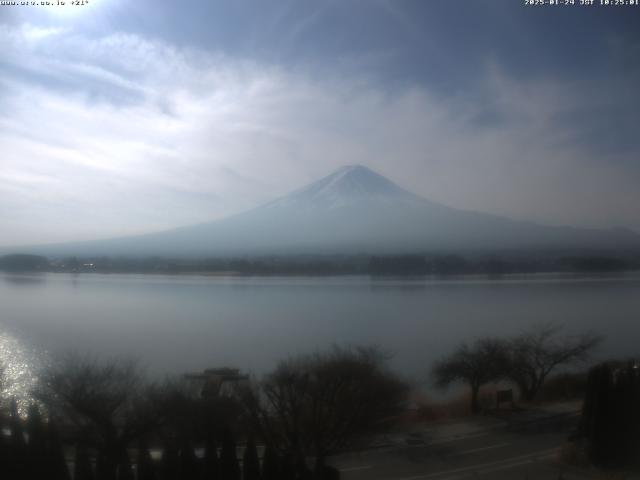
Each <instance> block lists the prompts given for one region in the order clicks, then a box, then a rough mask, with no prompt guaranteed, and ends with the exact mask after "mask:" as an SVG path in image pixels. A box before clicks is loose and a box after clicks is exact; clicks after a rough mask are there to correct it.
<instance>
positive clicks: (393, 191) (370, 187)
mask: <svg viewBox="0 0 640 480" xmlns="http://www.w3.org/2000/svg"><path fill="white" fill-rule="evenodd" d="M417 198H418V197H417V196H416V195H414V194H412V193H409V192H407V191H406V190H404V189H402V188H400V187H399V186H398V185H396V184H395V183H393V182H392V181H391V180H389V179H387V178H385V177H383V176H382V175H380V174H378V173H376V172H374V171H373V170H371V169H369V168H367V167H365V166H363V165H347V166H344V167H342V168H339V169H338V170H336V171H335V172H333V173H331V174H330V175H327V176H326V177H324V178H321V179H320V180H317V181H315V182H313V183H311V184H309V185H307V186H305V187H303V188H301V189H299V190H296V191H294V192H293V193H290V194H289V195H287V196H285V197H281V198H279V199H277V200H274V201H273V202H271V203H269V204H267V205H265V207H266V208H278V207H284V206H291V207H293V206H296V207H299V208H315V209H332V208H339V207H344V206H347V205H349V204H353V203H367V202H376V203H379V202H387V203H388V202H392V201H399V200H405V201H407V200H409V201H415V200H416V199H417Z"/></svg>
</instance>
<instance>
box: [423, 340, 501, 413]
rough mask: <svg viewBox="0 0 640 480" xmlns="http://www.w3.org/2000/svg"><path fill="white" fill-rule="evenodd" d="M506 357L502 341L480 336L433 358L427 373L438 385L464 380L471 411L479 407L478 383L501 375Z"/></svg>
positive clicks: (479, 384)
mask: <svg viewBox="0 0 640 480" xmlns="http://www.w3.org/2000/svg"><path fill="white" fill-rule="evenodd" d="M507 360H508V348H507V345H506V343H505V342H504V341H502V340H500V339H496V338H483V339H479V340H476V342H475V343H473V344H472V345H468V344H466V343H463V344H462V345H460V347H458V349H457V350H456V351H455V352H454V353H452V354H451V355H449V356H448V357H445V358H443V359H441V360H440V361H438V362H436V364H435V365H434V367H433V369H432V372H431V373H432V377H433V378H434V380H435V384H436V385H437V386H438V387H440V388H445V387H448V386H449V385H451V384H453V383H456V382H463V383H466V384H468V385H469V387H470V388H471V412H472V413H474V414H475V413H478V412H479V411H480V404H479V401H478V399H479V393H480V387H482V386H483V385H485V384H487V383H489V382H492V381H496V380H499V379H500V378H502V377H503V376H504V375H505V370H504V367H505V365H506V364H507Z"/></svg>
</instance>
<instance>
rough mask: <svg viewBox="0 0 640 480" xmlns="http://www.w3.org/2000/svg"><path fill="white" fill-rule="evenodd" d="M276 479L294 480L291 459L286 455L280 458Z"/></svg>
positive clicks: (294, 475)
mask: <svg viewBox="0 0 640 480" xmlns="http://www.w3.org/2000/svg"><path fill="white" fill-rule="evenodd" d="M278 478H279V479H280V480H295V478H296V472H295V467H294V465H293V459H292V458H291V455H289V454H288V453H287V454H285V455H284V456H283V457H282V462H281V463H280V477H278Z"/></svg>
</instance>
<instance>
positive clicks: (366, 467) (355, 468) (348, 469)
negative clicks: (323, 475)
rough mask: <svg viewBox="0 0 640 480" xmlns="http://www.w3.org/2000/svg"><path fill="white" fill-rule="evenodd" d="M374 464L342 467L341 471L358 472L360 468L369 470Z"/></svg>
mask: <svg viewBox="0 0 640 480" xmlns="http://www.w3.org/2000/svg"><path fill="white" fill-rule="evenodd" d="M370 468H373V465H363V466H361V467H350V468H340V469H339V470H340V471H341V472H357V471H358V470H369V469H370Z"/></svg>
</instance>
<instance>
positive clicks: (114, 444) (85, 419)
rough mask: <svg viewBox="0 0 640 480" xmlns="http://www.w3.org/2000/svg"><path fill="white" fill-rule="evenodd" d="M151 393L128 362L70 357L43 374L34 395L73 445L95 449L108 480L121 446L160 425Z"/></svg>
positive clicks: (121, 456)
mask: <svg viewBox="0 0 640 480" xmlns="http://www.w3.org/2000/svg"><path fill="white" fill-rule="evenodd" d="M151 393H152V389H151V387H147V386H146V384H145V382H144V379H143V377H142V375H141V372H140V369H139V368H138V366H137V364H136V363H135V362H133V361H127V360H113V361H107V362H100V361H98V360H96V359H95V358H92V357H88V356H81V355H77V354H72V355H68V356H66V357H64V358H63V359H62V360H61V361H59V362H58V363H56V364H54V365H53V366H52V367H51V368H50V369H49V370H48V371H47V372H45V374H44V375H43V379H42V382H41V384H40V389H39V390H38V391H37V392H36V395H37V396H38V397H39V399H40V400H41V401H43V403H45V404H46V405H47V407H48V409H49V412H50V414H52V415H53V416H56V417H58V418H59V420H60V421H62V422H64V423H65V424H66V425H67V427H68V428H67V430H69V431H71V432H73V433H74V435H75V436H76V440H80V441H82V442H84V443H86V444H87V445H90V446H93V447H95V448H96V449H98V451H99V452H100V456H101V458H102V460H103V462H101V465H102V467H103V468H104V471H103V472H102V474H103V475H104V478H109V479H111V478H115V472H116V468H117V465H118V463H120V462H121V461H123V460H124V458H125V457H124V454H125V453H126V450H125V449H126V447H127V445H128V444H129V443H130V442H131V441H132V440H134V439H136V438H138V437H140V436H141V435H143V434H144V433H146V432H148V431H149V430H151V429H153V428H154V427H156V426H157V425H158V423H159V421H160V416H159V412H158V411H157V409H156V408H155V402H153V395H152V394H151Z"/></svg>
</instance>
